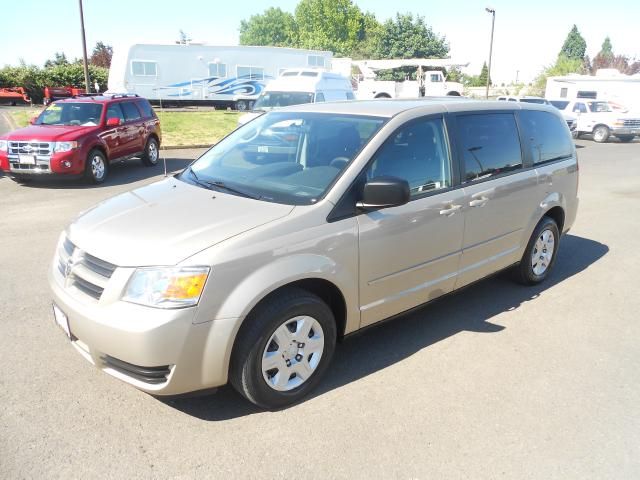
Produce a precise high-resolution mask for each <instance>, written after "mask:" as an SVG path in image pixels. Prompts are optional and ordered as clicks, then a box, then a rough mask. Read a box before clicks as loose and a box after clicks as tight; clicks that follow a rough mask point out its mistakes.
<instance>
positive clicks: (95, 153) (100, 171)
mask: <svg viewBox="0 0 640 480" xmlns="http://www.w3.org/2000/svg"><path fill="white" fill-rule="evenodd" d="M108 172H109V166H108V164H107V158H106V157H105V155H104V153H102V152H101V151H100V150H91V151H90V152H89V155H87V161H86V162H85V167H84V175H85V178H86V179H87V181H88V182H89V183H93V184H99V183H103V182H104V181H105V179H106V178H107V173H108Z"/></svg>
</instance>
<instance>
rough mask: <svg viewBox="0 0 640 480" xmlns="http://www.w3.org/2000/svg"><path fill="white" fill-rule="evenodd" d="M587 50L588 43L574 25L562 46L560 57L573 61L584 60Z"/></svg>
mask: <svg viewBox="0 0 640 480" xmlns="http://www.w3.org/2000/svg"><path fill="white" fill-rule="evenodd" d="M586 50H587V42H586V41H585V39H584V38H583V37H582V35H580V32H579V31H578V27H577V26H575V25H574V26H573V27H572V28H571V31H570V32H569V34H568V35H567V38H566V40H565V41H564V43H563V44H562V48H561V49H560V53H559V55H564V56H565V57H567V58H569V59H572V60H583V59H584V58H585V57H584V54H585V52H586Z"/></svg>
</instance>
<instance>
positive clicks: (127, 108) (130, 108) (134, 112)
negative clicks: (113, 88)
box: [120, 102, 140, 122]
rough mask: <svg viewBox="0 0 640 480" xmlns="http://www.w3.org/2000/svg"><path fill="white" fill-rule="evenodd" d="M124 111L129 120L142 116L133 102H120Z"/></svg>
mask: <svg viewBox="0 0 640 480" xmlns="http://www.w3.org/2000/svg"><path fill="white" fill-rule="evenodd" d="M120 106H121V107H122V111H123V112H124V118H125V119H126V120H127V122H132V121H133V120H138V119H139V118H140V111H139V110H138V109H137V108H136V106H135V104H134V103H133V102H122V103H121V104H120Z"/></svg>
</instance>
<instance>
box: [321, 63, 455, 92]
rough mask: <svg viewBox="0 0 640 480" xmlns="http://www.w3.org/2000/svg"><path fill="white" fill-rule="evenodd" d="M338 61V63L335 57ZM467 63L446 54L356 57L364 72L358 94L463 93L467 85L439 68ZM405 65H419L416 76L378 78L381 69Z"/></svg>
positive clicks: (358, 84) (361, 70)
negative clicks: (382, 57) (386, 57)
mask: <svg viewBox="0 0 640 480" xmlns="http://www.w3.org/2000/svg"><path fill="white" fill-rule="evenodd" d="M336 60H341V59H336ZM334 63H336V61H335V60H334ZM467 65H468V63H458V62H453V61H451V60H450V59H443V58H407V59H392V60H357V61H353V66H354V67H356V68H357V69H358V70H359V71H360V75H358V76H357V85H356V96H357V98H358V99H360V100H364V99H370V98H418V97H440V96H446V95H449V96H462V94H463V90H464V86H463V85H462V84H461V83H457V82H449V81H447V79H446V78H445V77H444V75H443V74H442V71H441V70H435V69H436V68H450V67H464V66H467ZM405 67H412V68H415V69H416V77H417V78H416V80H408V79H407V80H404V81H402V82H396V81H392V80H378V79H377V72H379V71H380V70H393V69H398V68H405ZM430 69H431V70H430Z"/></svg>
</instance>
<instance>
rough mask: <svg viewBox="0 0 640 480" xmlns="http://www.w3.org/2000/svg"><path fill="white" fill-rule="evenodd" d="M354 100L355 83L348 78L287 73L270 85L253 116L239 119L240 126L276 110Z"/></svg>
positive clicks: (311, 72) (312, 72)
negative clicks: (290, 106) (301, 105)
mask: <svg viewBox="0 0 640 480" xmlns="http://www.w3.org/2000/svg"><path fill="white" fill-rule="evenodd" d="M354 98H355V95H354V93H353V88H352V87H351V81H350V80H349V79H348V78H347V77H343V76H342V75H338V74H337V73H331V72H325V71H322V70H317V69H310V68H307V69H304V68H292V69H288V70H284V71H283V72H282V73H281V74H280V76H279V77H278V78H276V79H275V80H273V81H272V82H270V83H269V84H267V86H266V87H265V89H264V91H263V92H262V93H261V94H260V96H259V97H258V99H257V100H256V102H255V103H254V105H253V108H252V110H251V112H249V113H246V114H244V115H242V116H241V117H240V118H239V119H238V125H244V124H245V123H247V122H248V121H249V120H252V119H254V118H256V117H257V116H259V115H262V114H263V113H264V112H268V111H270V110H273V109H274V108H280V107H288V106H289V105H299V104H302V103H317V102H335V101H339V100H353V99H354Z"/></svg>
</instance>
